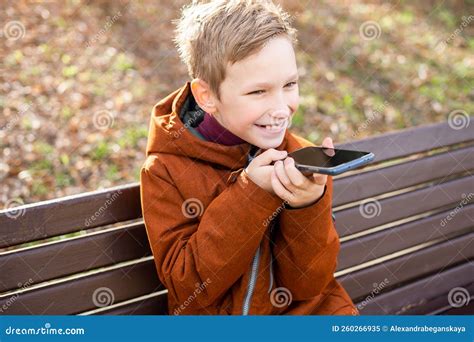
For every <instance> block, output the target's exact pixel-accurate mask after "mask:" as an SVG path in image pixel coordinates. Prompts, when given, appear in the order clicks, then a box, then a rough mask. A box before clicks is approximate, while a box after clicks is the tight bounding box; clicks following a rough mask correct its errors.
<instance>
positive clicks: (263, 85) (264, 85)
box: [246, 73, 298, 88]
mask: <svg viewBox="0 0 474 342" xmlns="http://www.w3.org/2000/svg"><path fill="white" fill-rule="evenodd" d="M295 78H298V74H297V73H296V74H293V75H291V76H290V77H288V80H287V81H286V82H290V81H291V80H294V79H295ZM286 82H285V83H286ZM271 85H272V84H271V83H267V82H259V83H255V84H251V85H249V86H248V87H246V88H262V87H263V88H264V87H268V86H271Z"/></svg>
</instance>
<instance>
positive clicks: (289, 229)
mask: <svg viewBox="0 0 474 342" xmlns="http://www.w3.org/2000/svg"><path fill="white" fill-rule="evenodd" d="M331 204H332V177H331V176H328V178H327V183H326V188H325V192H324V193H323V195H322V197H321V198H319V200H317V201H316V203H314V204H312V205H310V206H307V207H303V208H297V209H285V210H283V211H282V212H281V213H280V217H279V229H276V231H275V233H274V242H275V245H274V247H273V253H274V257H275V259H276V261H275V262H276V264H275V275H276V280H277V284H278V286H282V287H286V288H287V289H288V290H289V291H290V292H291V294H292V296H293V299H294V300H306V299H310V298H312V297H315V296H317V295H319V294H321V293H322V292H323V290H324V289H325V288H326V286H327V285H328V284H329V283H330V281H331V280H332V279H333V278H334V272H335V270H336V263H337V255H338V253H339V247H340V242H339V237H338V235H337V232H336V229H335V227H334V224H333V221H332V216H331V215H332V212H331Z"/></svg>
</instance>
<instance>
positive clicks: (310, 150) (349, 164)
mask: <svg viewBox="0 0 474 342" xmlns="http://www.w3.org/2000/svg"><path fill="white" fill-rule="evenodd" d="M288 156H289V157H291V158H293V159H294V160H295V166H296V168H297V169H298V170H300V171H301V172H302V173H304V174H311V173H322V174H325V175H331V176H335V175H339V174H341V173H343V172H346V171H349V170H353V169H355V168H358V167H360V166H363V165H366V164H368V163H370V162H371V161H372V160H374V157H375V155H374V154H373V153H372V152H363V151H353V150H341V149H337V148H327V147H317V146H309V147H303V148H301V149H299V150H296V151H293V152H291V153H289V154H288Z"/></svg>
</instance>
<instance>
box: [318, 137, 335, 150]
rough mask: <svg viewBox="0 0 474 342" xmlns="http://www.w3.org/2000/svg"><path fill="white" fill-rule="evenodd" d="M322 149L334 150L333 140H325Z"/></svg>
mask: <svg viewBox="0 0 474 342" xmlns="http://www.w3.org/2000/svg"><path fill="white" fill-rule="evenodd" d="M321 146H322V147H328V148H334V144H333V142H332V139H331V138H330V137H326V138H324V140H323V143H322V144H321Z"/></svg>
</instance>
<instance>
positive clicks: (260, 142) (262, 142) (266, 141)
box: [252, 134, 285, 150]
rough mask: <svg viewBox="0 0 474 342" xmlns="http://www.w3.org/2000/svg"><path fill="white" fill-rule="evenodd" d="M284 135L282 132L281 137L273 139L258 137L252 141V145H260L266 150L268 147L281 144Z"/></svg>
mask: <svg viewBox="0 0 474 342" xmlns="http://www.w3.org/2000/svg"><path fill="white" fill-rule="evenodd" d="M284 137H285V134H282V135H281V137H278V138H274V139H262V138H258V139H255V141H254V142H252V144H253V145H255V146H258V147H260V148H261V149H263V150H268V149H270V148H275V149H276V148H277V147H278V146H280V145H281V143H282V142H283V138H284Z"/></svg>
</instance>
